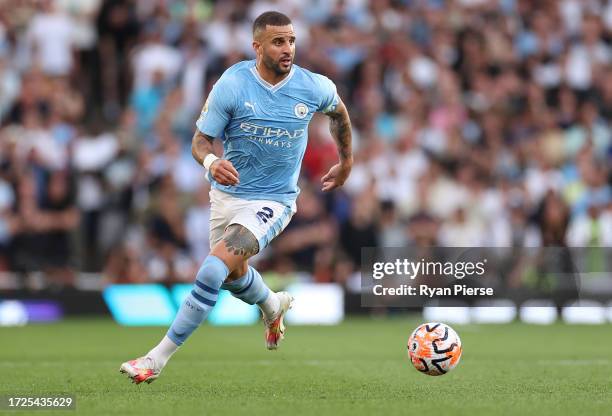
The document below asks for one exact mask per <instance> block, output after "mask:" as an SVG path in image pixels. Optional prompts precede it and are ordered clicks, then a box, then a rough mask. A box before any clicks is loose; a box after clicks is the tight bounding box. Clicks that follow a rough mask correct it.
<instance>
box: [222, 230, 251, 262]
mask: <svg viewBox="0 0 612 416" xmlns="http://www.w3.org/2000/svg"><path fill="white" fill-rule="evenodd" d="M223 241H224V242H225V247H226V248H227V250H228V251H229V252H232V253H233V254H234V255H235V256H242V257H251V256H254V255H255V254H257V252H258V251H259V243H258V242H257V239H256V238H255V236H254V235H253V233H252V232H250V231H249V230H247V229H246V228H244V227H243V226H242V225H238V224H233V225H230V226H229V227H228V228H227V231H226V232H225V235H224V236H223Z"/></svg>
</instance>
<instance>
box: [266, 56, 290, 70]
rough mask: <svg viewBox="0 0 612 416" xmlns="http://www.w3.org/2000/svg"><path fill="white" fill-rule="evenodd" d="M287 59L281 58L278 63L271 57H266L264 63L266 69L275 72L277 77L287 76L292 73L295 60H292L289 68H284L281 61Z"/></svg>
mask: <svg viewBox="0 0 612 416" xmlns="http://www.w3.org/2000/svg"><path fill="white" fill-rule="evenodd" d="M285 58H287V57H281V58H279V60H278V61H274V60H273V59H272V58H270V57H269V56H264V59H263V63H264V65H265V66H266V68H268V69H270V70H272V71H274V73H275V74H276V75H285V74H287V73H289V71H291V67H292V66H293V58H291V63H290V64H289V65H288V66H286V67H285V66H283V64H282V63H281V59H285Z"/></svg>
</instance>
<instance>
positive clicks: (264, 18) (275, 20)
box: [253, 12, 291, 36]
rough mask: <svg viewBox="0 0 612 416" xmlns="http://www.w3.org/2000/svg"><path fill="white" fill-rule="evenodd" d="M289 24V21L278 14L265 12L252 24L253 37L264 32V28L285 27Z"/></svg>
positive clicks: (283, 15) (285, 16) (286, 17)
mask: <svg viewBox="0 0 612 416" xmlns="http://www.w3.org/2000/svg"><path fill="white" fill-rule="evenodd" d="M290 24H291V19H289V17H288V16H287V15H285V14H282V13H279V12H265V13H262V14H260V15H259V16H258V17H257V19H255V21H254V22H253V36H255V33H257V32H258V31H260V30H266V26H268V25H270V26H287V25H290Z"/></svg>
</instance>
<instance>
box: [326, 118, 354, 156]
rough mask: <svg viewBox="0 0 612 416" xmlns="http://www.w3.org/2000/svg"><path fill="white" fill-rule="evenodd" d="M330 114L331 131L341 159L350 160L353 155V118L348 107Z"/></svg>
mask: <svg viewBox="0 0 612 416" xmlns="http://www.w3.org/2000/svg"><path fill="white" fill-rule="evenodd" d="M343 110H344V111H340V112H337V113H333V114H330V118H331V120H330V122H329V131H330V133H331V134H332V136H333V137H334V140H336V144H337V145H338V153H340V160H348V159H350V158H351V157H352V155H353V150H352V144H351V138H352V137H351V120H350V119H349V116H348V113H347V112H346V109H343Z"/></svg>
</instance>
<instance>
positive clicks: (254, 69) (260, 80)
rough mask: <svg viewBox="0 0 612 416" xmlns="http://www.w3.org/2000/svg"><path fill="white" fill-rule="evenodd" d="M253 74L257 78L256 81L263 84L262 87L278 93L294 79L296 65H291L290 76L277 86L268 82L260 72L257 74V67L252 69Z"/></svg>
mask: <svg viewBox="0 0 612 416" xmlns="http://www.w3.org/2000/svg"><path fill="white" fill-rule="evenodd" d="M251 73H252V74H253V75H254V76H255V79H256V80H257V82H259V83H260V84H261V86H262V87H264V88H265V89H267V90H268V91H270V92H276V91H278V90H279V89H281V88H282V87H283V86H284V85H285V84H286V83H288V82H289V80H290V79H291V77H293V74H294V73H295V64H293V65H291V71H289V75H287V76H286V77H285V79H284V80H282V81H281V82H279V83H278V84H276V85H272V84H270V83H269V82H268V81H266V80H265V79H263V78H262V77H261V75H259V72H257V68H255V65H253V66H252V67H251Z"/></svg>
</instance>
